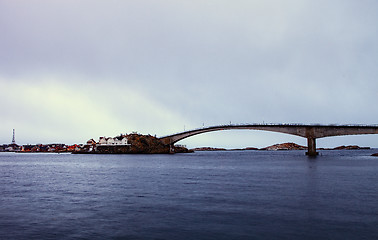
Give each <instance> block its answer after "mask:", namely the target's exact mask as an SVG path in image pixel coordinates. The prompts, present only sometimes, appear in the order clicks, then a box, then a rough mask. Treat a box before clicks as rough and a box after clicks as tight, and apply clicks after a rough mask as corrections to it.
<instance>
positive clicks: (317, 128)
mask: <svg viewBox="0 0 378 240" xmlns="http://www.w3.org/2000/svg"><path fill="white" fill-rule="evenodd" d="M234 129H248V130H262V131H271V132H280V133H286V134H291V135H296V136H300V137H304V138H307V147H308V151H307V152H306V154H307V155H310V156H316V155H317V154H318V153H317V152H316V139H317V138H324V137H332V136H342V135H361V134H378V125H305V124H242V125H232V124H231V125H220V126H212V127H204V128H200V129H195V130H190V131H184V132H181V133H176V134H173V135H169V136H165V137H161V138H160V139H161V140H162V141H163V142H164V143H165V144H170V145H173V144H175V143H176V142H178V141H180V140H183V139H185V138H188V137H191V136H194V135H198V134H202V133H207V132H214V131H222V130H234Z"/></svg>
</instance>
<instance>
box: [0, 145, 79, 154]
mask: <svg viewBox="0 0 378 240" xmlns="http://www.w3.org/2000/svg"><path fill="white" fill-rule="evenodd" d="M83 147H84V145H83V144H73V145H66V144H62V143H57V144H26V145H21V146H20V145H17V144H4V145H0V152H58V153H61V152H74V151H77V150H79V149H81V148H83Z"/></svg>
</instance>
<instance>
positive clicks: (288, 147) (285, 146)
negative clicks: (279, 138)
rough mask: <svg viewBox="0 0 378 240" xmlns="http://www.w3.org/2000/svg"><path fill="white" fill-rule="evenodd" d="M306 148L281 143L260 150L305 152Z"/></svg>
mask: <svg viewBox="0 0 378 240" xmlns="http://www.w3.org/2000/svg"><path fill="white" fill-rule="evenodd" d="M306 149H307V147H305V146H301V145H298V144H296V143H281V144H275V145H272V146H269V147H265V148H261V149H260V150H270V151H272V150H273V151H276V150H306Z"/></svg>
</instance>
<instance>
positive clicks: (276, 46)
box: [0, 0, 378, 143]
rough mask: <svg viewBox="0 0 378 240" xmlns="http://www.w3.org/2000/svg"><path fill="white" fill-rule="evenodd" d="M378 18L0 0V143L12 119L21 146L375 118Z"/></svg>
mask: <svg viewBox="0 0 378 240" xmlns="http://www.w3.org/2000/svg"><path fill="white" fill-rule="evenodd" d="M377 10H378V4H377V3H375V1H369V0H364V1H358V2H356V1H348V0H347V1H345V0H344V1H341V0H338V1H332V2H330V1H307V0H304V1H303V0H301V1H299V0H290V1H278V0H269V1H257V0H256V1H243V0H239V1H233V2H230V1H169V0H161V1H148V0H142V1H116V0H114V1H79V2H78V1H44V0H35V1H30V2H27V3H26V2H22V3H21V2H17V1H1V3H0V31H1V32H2V38H0V52H1V57H0V78H1V86H2V87H1V89H0V93H1V96H0V99H1V101H2V105H3V111H2V113H0V115H1V119H2V121H3V122H4V124H3V125H2V126H1V130H0V132H1V136H2V138H1V139H0V140H2V141H5V142H7V141H8V139H9V136H8V135H9V131H10V130H9V129H11V128H13V127H12V125H17V126H19V127H17V128H21V129H20V130H22V131H24V132H25V135H27V136H28V137H27V139H30V141H32V140H33V141H37V140H36V139H38V138H41V136H45V141H70V142H73V141H78V140H75V139H78V138H80V140H79V141H85V140H86V138H91V137H98V136H100V135H107V134H108V135H114V134H118V133H119V132H123V131H140V132H143V133H151V134H157V135H166V134H170V133H172V132H177V131H180V130H182V129H183V127H184V125H185V126H186V129H189V128H196V127H201V126H202V125H216V124H224V123H229V122H230V121H231V122H233V123H244V122H263V121H265V122H303V123H325V124H326V123H340V124H342V123H366V124H373V123H376V119H377V114H378V113H376V112H374V109H375V103H376V102H377V97H376V92H377V90H378V82H377V81H376V79H377V77H378V70H377V69H376V66H377V64H378V62H377V61H378V57H377V56H378V44H377V42H378V41H377V39H378V32H377V30H376V26H375V23H376V22H377V20H378V19H377V18H378V17H377V15H376V12H377ZM72 105H74V106H75V107H67V106H72ZM25 119H30V120H29V121H27V120H25ZM15 123H17V124H15ZM62 126H64V127H62ZM26 129H28V130H26ZM30 129H34V130H33V131H32V130H30ZM26 131H27V132H26ZM17 132H20V131H19V130H17ZM38 133H39V134H38ZM38 135H39V136H38ZM83 138H84V139H83ZM60 139H61V140H60ZM277 139H278V138H277ZM213 141H216V140H214V139H213ZM238 142H242V140H241V141H238ZM215 143H216V142H215Z"/></svg>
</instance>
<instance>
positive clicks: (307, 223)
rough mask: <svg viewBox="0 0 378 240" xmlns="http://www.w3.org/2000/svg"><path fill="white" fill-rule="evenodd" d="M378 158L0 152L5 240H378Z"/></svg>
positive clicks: (354, 154)
mask: <svg viewBox="0 0 378 240" xmlns="http://www.w3.org/2000/svg"><path fill="white" fill-rule="evenodd" d="M376 152H378V149H370V150H341V151H320V155H319V156H317V157H308V156H305V152H304V151H217V152H195V153H185V154H161V155H143V154H141V155H75V154H49V153H0V239H16V240H17V239H135V240H139V239H151V240H152V239H154V240H160V239H180V240H181V239H193V240H194V239H196V240H197V239H199V240H201V239H301V240H302V239H332V240H335V239H342V240H345V239H378V157H373V156H371V154H372V153H376Z"/></svg>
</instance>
